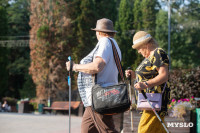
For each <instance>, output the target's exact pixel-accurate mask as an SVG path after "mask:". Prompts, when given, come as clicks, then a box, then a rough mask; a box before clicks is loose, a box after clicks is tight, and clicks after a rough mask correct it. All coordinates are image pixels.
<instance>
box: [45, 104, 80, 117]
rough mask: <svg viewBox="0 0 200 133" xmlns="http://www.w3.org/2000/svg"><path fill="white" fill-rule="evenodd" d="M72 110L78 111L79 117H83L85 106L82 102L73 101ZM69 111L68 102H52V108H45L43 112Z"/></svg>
mask: <svg viewBox="0 0 200 133" xmlns="http://www.w3.org/2000/svg"><path fill="white" fill-rule="evenodd" d="M71 109H72V110H77V111H78V115H79V116H82V113H83V104H82V103H81V102H80V101H71ZM63 110H66V111H68V110H69V102H68V101H55V102H52V104H51V107H43V111H44V112H45V111H50V112H51V111H63Z"/></svg>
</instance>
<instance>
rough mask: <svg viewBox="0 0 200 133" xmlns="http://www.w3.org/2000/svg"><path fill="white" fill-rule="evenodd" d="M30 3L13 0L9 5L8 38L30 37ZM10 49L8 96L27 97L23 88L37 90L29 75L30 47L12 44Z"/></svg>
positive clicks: (20, 38) (26, 0) (23, 38)
mask: <svg viewBox="0 0 200 133" xmlns="http://www.w3.org/2000/svg"><path fill="white" fill-rule="evenodd" d="M29 4H30V2H29V0H13V1H12V2H10V5H9V7H8V8H7V13H8V34H7V35H9V37H7V39H8V40H28V39H29V30H30V26H29V16H30V12H29ZM9 51H10V53H9V56H8V60H9V64H8V65H7V68H8V70H9V79H8V81H9V86H8V90H9V94H7V96H11V97H15V98H20V97H22V98H24V97H26V95H24V94H25V93H23V94H20V92H22V90H26V89H30V88H31V87H32V89H33V92H34V91H35V88H34V84H33V83H32V82H31V78H30V76H28V68H29V65H30V56H29V52H30V49H29V48H28V47H20V46H12V47H11V48H9ZM28 77H29V78H28ZM28 81H30V82H28ZM27 83H29V85H27V87H28V88H24V84H27ZM20 90H21V91H20ZM29 96H30V94H29ZM32 97H35V93H32V94H31V97H29V98H32Z"/></svg>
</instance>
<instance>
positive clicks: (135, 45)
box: [132, 37, 151, 49]
mask: <svg viewBox="0 0 200 133" xmlns="http://www.w3.org/2000/svg"><path fill="white" fill-rule="evenodd" d="M149 40H151V37H149V38H147V39H145V40H144V41H142V42H139V43H136V44H133V45H132V48H133V49H137V48H138V47H140V46H142V45H144V44H146V43H148V42H149Z"/></svg>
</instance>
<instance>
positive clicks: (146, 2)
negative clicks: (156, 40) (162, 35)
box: [141, 0, 159, 36]
mask: <svg viewBox="0 0 200 133" xmlns="http://www.w3.org/2000/svg"><path fill="white" fill-rule="evenodd" d="M141 9H142V20H143V23H142V27H143V28H144V30H145V31H147V32H149V33H150V34H151V35H152V36H154V35H155V28H156V14H157V12H158V9H159V3H158V1H157V0H142V3H141Z"/></svg>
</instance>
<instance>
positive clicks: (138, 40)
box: [132, 31, 152, 49]
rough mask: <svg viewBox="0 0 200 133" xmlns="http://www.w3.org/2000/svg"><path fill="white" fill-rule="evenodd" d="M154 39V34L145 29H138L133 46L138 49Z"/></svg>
mask: <svg viewBox="0 0 200 133" xmlns="http://www.w3.org/2000/svg"><path fill="white" fill-rule="evenodd" d="M151 39H152V36H151V35H150V34H149V33H147V32H145V31H138V32H137V33H136V34H135V35H134V37H133V45H132V48H133V49H136V48H138V47H140V46H142V45H144V44H146V43H147V42H148V41H149V40H151Z"/></svg>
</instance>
